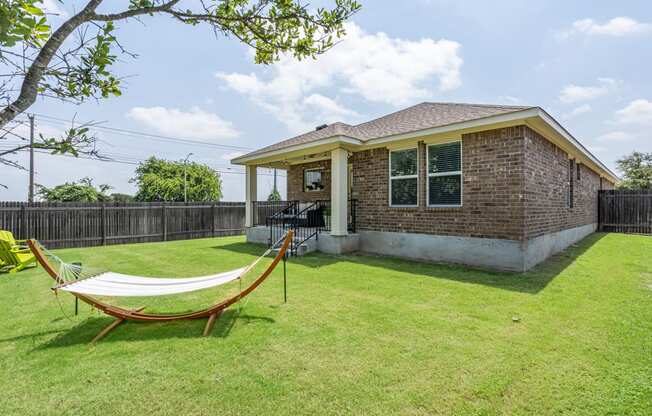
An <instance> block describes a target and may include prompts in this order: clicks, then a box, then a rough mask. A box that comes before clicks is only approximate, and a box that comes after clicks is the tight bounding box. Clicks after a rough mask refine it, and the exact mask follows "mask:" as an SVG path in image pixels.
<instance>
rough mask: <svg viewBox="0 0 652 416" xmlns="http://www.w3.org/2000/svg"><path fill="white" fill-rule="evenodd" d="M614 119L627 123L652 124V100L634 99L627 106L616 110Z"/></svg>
mask: <svg viewBox="0 0 652 416" xmlns="http://www.w3.org/2000/svg"><path fill="white" fill-rule="evenodd" d="M616 121H618V122H619V123H628V124H652V102H650V101H648V100H644V99H639V100H634V101H632V102H631V103H629V105H627V107H625V108H623V109H621V110H618V111H616Z"/></svg>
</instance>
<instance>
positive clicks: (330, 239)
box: [317, 233, 360, 254]
mask: <svg viewBox="0 0 652 416" xmlns="http://www.w3.org/2000/svg"><path fill="white" fill-rule="evenodd" d="M317 250H318V251H321V252H324V253H329V254H344V253H352V252H354V251H359V250H360V235H359V234H348V235H331V234H329V233H323V234H319V239H318V240H317Z"/></svg>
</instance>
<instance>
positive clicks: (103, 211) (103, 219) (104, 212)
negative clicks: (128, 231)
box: [101, 202, 106, 246]
mask: <svg viewBox="0 0 652 416" xmlns="http://www.w3.org/2000/svg"><path fill="white" fill-rule="evenodd" d="M101 213H102V215H101V218H102V245H103V246H105V245H106V203H104V202H102V211H101Z"/></svg>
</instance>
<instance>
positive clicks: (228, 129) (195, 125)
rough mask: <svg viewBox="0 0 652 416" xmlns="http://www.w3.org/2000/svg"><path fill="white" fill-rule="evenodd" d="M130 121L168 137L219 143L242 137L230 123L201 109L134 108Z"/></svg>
mask: <svg viewBox="0 0 652 416" xmlns="http://www.w3.org/2000/svg"><path fill="white" fill-rule="evenodd" d="M127 117H129V118H131V119H133V120H136V121H138V122H140V123H142V124H144V125H145V126H147V127H149V128H151V129H153V130H155V131H157V132H159V133H161V134H165V135H169V136H178V137H183V138H192V139H203V140H213V139H215V140H219V139H232V138H234V137H238V136H239V135H240V132H238V131H237V130H236V129H235V128H234V127H233V123H231V122H230V121H227V120H224V119H222V118H220V117H219V116H218V115H217V114H214V113H209V112H206V111H204V110H202V109H200V108H198V107H193V108H191V109H190V111H182V110H179V109H176V108H166V107H134V108H132V109H131V110H129V113H127Z"/></svg>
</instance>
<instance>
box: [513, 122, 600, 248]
mask: <svg viewBox="0 0 652 416" xmlns="http://www.w3.org/2000/svg"><path fill="white" fill-rule="evenodd" d="M525 161H526V166H527V169H526V170H525V207H526V213H527V215H526V222H525V229H526V238H533V237H537V236H540V235H543V234H547V233H551V232H555V231H560V230H563V229H567V228H573V227H579V226H581V225H586V224H592V223H597V222H598V198H597V195H598V190H599V189H600V176H599V175H598V174H596V173H595V172H594V171H592V170H591V169H589V168H588V167H586V166H585V165H582V164H576V165H575V169H574V171H573V207H572V208H569V207H568V206H567V193H568V189H569V184H568V171H569V157H568V154H567V153H566V152H564V151H563V150H561V149H560V148H558V147H557V146H555V145H554V144H553V143H551V142H550V141H548V140H546V139H545V138H544V137H543V136H541V135H540V134H538V133H537V132H535V131H533V130H532V129H530V128H527V129H526V130H525ZM578 166H579V169H580V180H579V181H578V180H577V167H578ZM609 186H611V184H610V183H609V182H608V181H606V180H603V188H605V189H608V187H609Z"/></svg>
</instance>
